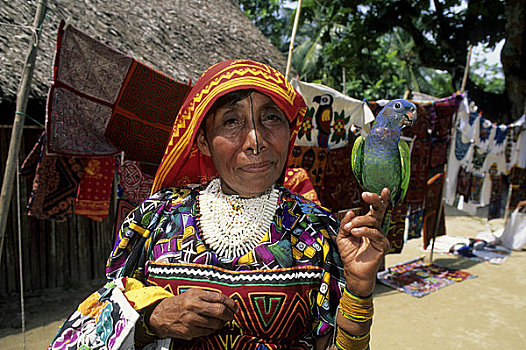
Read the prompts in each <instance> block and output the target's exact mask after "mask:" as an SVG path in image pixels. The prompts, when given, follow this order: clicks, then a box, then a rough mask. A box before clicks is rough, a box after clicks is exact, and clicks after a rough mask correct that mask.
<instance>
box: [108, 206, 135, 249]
mask: <svg viewBox="0 0 526 350" xmlns="http://www.w3.org/2000/svg"><path fill="white" fill-rule="evenodd" d="M135 207H137V205H135V204H134V203H132V202H130V201H127V200H125V199H119V200H118V201H117V213H115V226H114V229H113V231H114V234H113V242H112V243H115V241H116V240H117V237H118V235H119V231H120V229H121V226H122V223H123V222H124V220H125V219H126V217H127V216H128V214H129V213H131V211H132V210H133V209H135ZM112 245H113V244H112Z"/></svg>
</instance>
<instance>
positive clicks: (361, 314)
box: [340, 288, 374, 323]
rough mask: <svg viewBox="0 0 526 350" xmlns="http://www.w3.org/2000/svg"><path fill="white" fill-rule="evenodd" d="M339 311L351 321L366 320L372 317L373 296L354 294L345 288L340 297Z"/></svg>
mask: <svg viewBox="0 0 526 350" xmlns="http://www.w3.org/2000/svg"><path fill="white" fill-rule="evenodd" d="M340 312H341V314H342V315H343V317H345V318H346V319H348V320H350V321H353V322H360V323H362V322H367V321H369V320H370V319H372V318H373V314H374V308H373V297H372V295H370V296H369V297H366V298H362V297H359V296H356V295H354V294H353V293H351V291H349V290H348V289H347V288H345V289H344V291H343V295H342V297H341V299H340Z"/></svg>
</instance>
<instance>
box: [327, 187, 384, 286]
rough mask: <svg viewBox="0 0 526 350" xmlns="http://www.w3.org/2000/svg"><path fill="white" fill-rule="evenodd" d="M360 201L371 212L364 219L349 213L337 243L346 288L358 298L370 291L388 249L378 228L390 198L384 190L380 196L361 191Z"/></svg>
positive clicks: (342, 225)
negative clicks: (363, 202)
mask: <svg viewBox="0 0 526 350" xmlns="http://www.w3.org/2000/svg"><path fill="white" fill-rule="evenodd" d="M362 198H363V200H364V201H365V202H366V203H368V204H369V205H370V208H371V210H370V211H369V212H368V213H367V214H366V215H363V216H356V215H355V214H354V213H353V212H352V211H351V210H349V211H348V212H347V214H345V217H344V218H343V220H342V222H341V224H340V230H339V232H338V236H337V237H336V243H337V245H338V249H339V251H340V256H341V259H342V262H343V267H344V269H345V280H346V282H347V288H348V289H349V290H350V291H351V292H353V293H354V294H356V295H358V296H368V295H370V294H371V293H372V292H373V289H374V284H375V281H376V273H377V271H378V268H379V266H380V264H381V263H382V259H383V257H384V255H385V254H386V253H387V251H388V250H389V245H390V244H389V241H388V240H387V238H386V237H385V235H384V233H383V232H382V231H381V229H380V227H381V225H382V220H383V218H384V214H385V211H386V209H387V207H388V205H389V202H390V199H391V195H390V193H389V189H387V188H384V189H383V190H382V194H381V196H379V195H378V194H376V193H370V192H364V193H362Z"/></svg>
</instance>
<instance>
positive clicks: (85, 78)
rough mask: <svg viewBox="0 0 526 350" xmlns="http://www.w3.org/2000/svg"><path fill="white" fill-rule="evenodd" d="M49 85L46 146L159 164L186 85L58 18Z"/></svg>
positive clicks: (73, 153)
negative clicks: (122, 156)
mask: <svg viewBox="0 0 526 350" xmlns="http://www.w3.org/2000/svg"><path fill="white" fill-rule="evenodd" d="M53 73H54V74H53V83H52V85H51V88H50V91H49V98H48V108H47V109H48V111H47V119H46V130H47V134H48V139H47V146H48V152H50V153H53V154H61V155H66V156H74V157H100V156H109V155H114V154H117V153H119V152H122V151H124V152H125V153H126V158H127V159H130V160H137V161H142V162H146V163H155V164H158V163H159V162H160V160H161V158H162V156H163V153H164V148H165V147H166V143H167V142H168V136H169V133H170V130H171V127H172V124H173V121H174V119H175V116H176V115H177V112H178V110H179V108H180V106H181V104H182V103H183V100H184V98H185V96H186V94H187V93H188V91H189V90H190V86H188V85H186V84H182V83H179V82H177V81H176V80H174V79H172V78H170V77H168V76H166V75H164V74H162V73H159V72H157V71H155V70H153V69H152V68H150V67H148V66H146V65H144V64H142V63H140V62H138V61H137V60H135V59H133V58H132V57H129V56H127V55H125V54H123V53H122V52H119V51H117V50H115V49H113V48H111V47H108V46H106V45H105V44H103V43H101V42H99V41H97V40H95V39H93V38H91V37H90V36H88V35H86V34H85V33H83V32H81V31H79V30H77V29H75V28H74V27H73V26H71V25H68V26H64V23H61V25H60V27H59V31H58V38H57V52H56V55H55V63H54V70H53Z"/></svg>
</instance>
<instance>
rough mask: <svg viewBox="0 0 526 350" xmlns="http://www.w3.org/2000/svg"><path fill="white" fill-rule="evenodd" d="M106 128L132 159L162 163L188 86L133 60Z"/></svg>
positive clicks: (114, 141)
mask: <svg viewBox="0 0 526 350" xmlns="http://www.w3.org/2000/svg"><path fill="white" fill-rule="evenodd" d="M120 91H121V93H120V95H119V98H118V100H117V103H116V105H115V108H114V111H113V114H112V117H111V120H110V121H109V124H108V128H107V130H106V137H107V138H108V140H109V141H110V142H111V143H112V144H113V145H114V146H115V147H117V149H119V150H120V151H124V152H125V153H126V157H127V158H128V159H131V160H140V161H143V162H146V163H153V164H159V163H160V162H161V159H162V157H163V154H164V149H165V147H166V145H167V143H168V138H169V136H170V130H171V128H172V125H173V122H174V117H175V116H176V115H177V112H178V111H179V108H180V107H181V104H182V102H183V100H184V99H185V97H186V95H187V94H188V91H189V86H187V85H184V84H181V83H179V82H177V81H175V80H174V79H172V78H169V77H168V76H166V75H164V74H162V73H159V72H157V71H155V70H153V69H152V68H150V67H148V66H146V65H144V64H141V63H139V62H137V61H134V62H133V64H132V66H131V68H130V71H129V73H128V76H127V77H126V80H125V81H124V84H123V86H122V88H121V90H120Z"/></svg>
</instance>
